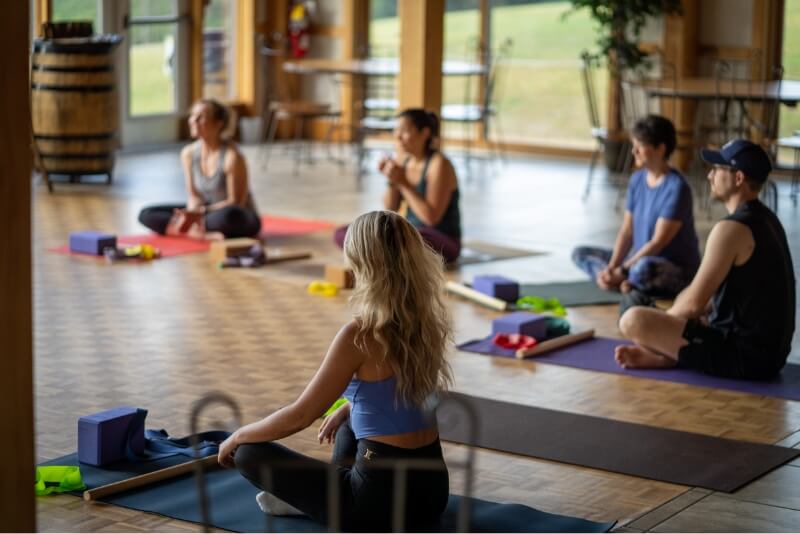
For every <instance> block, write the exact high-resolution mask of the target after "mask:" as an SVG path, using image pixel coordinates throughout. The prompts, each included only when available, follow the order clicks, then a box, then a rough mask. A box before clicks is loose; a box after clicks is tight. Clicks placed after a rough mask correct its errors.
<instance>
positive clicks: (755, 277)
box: [709, 200, 795, 369]
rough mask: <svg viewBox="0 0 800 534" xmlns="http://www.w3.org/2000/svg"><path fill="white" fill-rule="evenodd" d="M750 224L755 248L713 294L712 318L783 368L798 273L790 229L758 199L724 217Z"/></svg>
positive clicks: (745, 346) (764, 359)
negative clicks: (788, 240) (790, 240)
mask: <svg viewBox="0 0 800 534" xmlns="http://www.w3.org/2000/svg"><path fill="white" fill-rule="evenodd" d="M725 220H729V221H736V222H738V223H740V224H744V225H745V226H747V227H748V228H749V229H750V231H751V232H752V233H753V240H754V241H755V248H754V249H753V254H752V255H751V256H750V258H749V259H748V260H747V261H746V262H745V263H743V264H742V265H739V266H736V265H734V266H733V267H732V268H731V270H730V272H729V273H728V276H727V277H725V280H724V281H723V282H722V285H721V286H720V287H719V289H718V290H717V292H716V293H715V294H714V298H713V304H714V309H713V311H712V313H711V316H710V317H709V323H710V324H711V326H713V327H715V328H719V329H721V330H723V331H725V332H726V334H728V335H733V336H734V339H735V340H736V344H737V346H738V347H739V349H740V350H742V351H744V353H745V354H749V355H752V356H754V357H758V358H759V359H760V360H761V362H763V364H765V365H767V366H770V364H772V365H774V366H775V367H774V368H777V369H779V368H781V367H783V365H784V364H785V363H786V358H787V357H788V356H789V352H790V351H791V344H792V336H793V335H794V319H795V278H794V267H793V265H792V256H791V254H790V253H789V245H788V243H787V241H786V233H785V232H784V230H783V226H781V223H780V221H779V220H778V218H777V217H776V216H775V214H774V213H772V211H771V210H770V209H769V208H767V207H766V206H764V204H762V203H761V202H760V201H758V200H751V201H749V202H745V203H743V204H742V205H740V206H739V207H738V208H737V210H736V211H735V212H734V213H732V214H731V215H729V216H728V217H726V218H725Z"/></svg>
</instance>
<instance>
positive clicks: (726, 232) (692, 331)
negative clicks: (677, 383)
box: [615, 139, 795, 379]
mask: <svg viewBox="0 0 800 534" xmlns="http://www.w3.org/2000/svg"><path fill="white" fill-rule="evenodd" d="M702 158H703V160H704V161H706V162H707V163H710V164H711V165H712V166H713V167H712V169H711V171H710V172H709V174H708V180H709V183H710V186H711V194H712V195H713V196H714V197H715V198H717V199H718V200H720V201H721V202H722V203H723V204H724V205H725V208H726V209H727V210H728V213H729V215H728V216H727V217H726V218H724V219H723V220H721V221H720V222H718V223H717V224H716V225H715V226H714V228H713V229H712V230H711V234H710V235H709V236H708V242H707V244H706V250H705V254H704V256H703V260H702V263H701V264H700V269H699V270H698V271H697V275H696V276H695V278H694V280H692V283H691V284H690V285H689V287H687V288H686V289H685V290H684V291H683V292H682V293H681V294H680V295H678V297H677V298H676V299H675V303H674V304H673V306H672V307H671V308H670V309H669V310H668V311H666V312H663V311H660V310H656V309H653V308H646V307H640V306H636V307H633V308H630V309H629V310H628V311H626V312H625V313H624V314H623V316H622V317H621V318H620V324H619V327H620V330H622V333H623V334H624V335H625V336H626V337H627V338H629V339H631V340H632V341H633V342H634V343H635V344H634V345H626V346H620V347H617V349H616V353H615V358H616V360H617V362H618V363H619V364H620V365H621V366H623V367H626V368H637V367H675V366H676V365H677V366H678V367H687V368H693V369H697V370H699V371H702V372H705V373H708V374H712V375H717V376H724V377H729V378H744V379H769V378H772V377H774V376H775V375H777V374H778V373H779V372H780V370H781V369H782V368H783V366H784V365H785V364H786V358H787V357H788V356H789V353H790V352H791V342H792V336H793V335H794V328H795V278H794V267H793V265H792V257H791V254H790V252H789V245H788V243H787V241H786V233H785V232H784V230H783V227H782V226H781V223H780V221H779V220H778V218H777V217H776V216H775V214H774V213H772V211H770V210H769V208H767V207H766V206H764V205H763V204H762V203H761V202H760V201H759V200H758V195H759V192H760V191H761V187H762V186H763V185H764V183H765V182H766V180H767V177H768V176H769V173H770V172H771V170H772V165H771V163H770V160H769V157H768V156H767V154H766V152H764V150H763V149H762V148H761V147H760V146H759V145H756V144H754V143H751V142H749V141H745V140H743V139H737V140H733V141H731V142H729V143H727V144H726V145H725V146H723V147H722V149H721V150H720V151H718V152H717V151H711V150H703V151H702Z"/></svg>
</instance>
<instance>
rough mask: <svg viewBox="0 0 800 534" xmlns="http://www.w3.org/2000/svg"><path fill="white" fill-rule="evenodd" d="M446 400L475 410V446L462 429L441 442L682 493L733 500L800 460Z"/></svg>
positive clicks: (452, 406)
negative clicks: (654, 483) (690, 489)
mask: <svg viewBox="0 0 800 534" xmlns="http://www.w3.org/2000/svg"><path fill="white" fill-rule="evenodd" d="M450 395H452V396H455V397H460V398H461V399H463V401H466V402H468V403H469V404H471V405H472V406H473V407H474V408H475V410H476V412H477V418H478V421H479V427H478V432H477V436H478V438H477V441H476V442H475V443H471V442H470V441H469V437H468V436H469V432H468V429H467V425H447V424H442V425H440V436H441V438H442V439H444V440H447V441H452V442H455V443H463V444H468V445H473V446H476V447H482V448H486V449H494V450H498V451H503V452H510V453H514V454H521V455H524V456H533V457H536V458H541V459H543V460H551V461H556V462H563V463H568V464H574V465H580V466H584V467H592V468H595V469H603V470H606V471H612V472H614V473H622V474H625V475H632V476H636V477H642V478H649V479H653V480H661V481H663V482H670V483H673V484H680V485H683V486H695V487H701V488H707V489H710V490H714V491H724V492H727V493H730V492H732V491H735V490H736V489H738V488H740V487H742V486H744V485H745V484H747V483H749V482H751V481H752V480H754V479H756V478H758V477H760V476H762V475H764V474H766V473H768V472H770V471H772V470H773V469H775V468H776V467H778V466H780V465H783V464H784V463H786V462H788V461H789V460H791V459H793V458H796V457H797V456H800V450H799V449H789V448H786V447H777V446H774V445H764V444H759V443H747V442H743V441H733V440H730V439H723V438H717V437H713V436H704V435H701V434H692V433H689V432H680V431H677V430H667V429H663V428H657V427H652V426H645V425H638V424H633V423H624V422H621V421H613V420H611V419H603V418H601V417H591V416H588V415H579V414H572V413H566V412H558V411H555V410H546V409H543V408H536V407H533V406H523V405H521V404H511V403H507V402H500V401H496V400H491V399H484V398H479V397H471V396H469V395H464V394H460V393H450ZM460 409H461V407H460V406H459V403H445V404H443V405H442V406H441V408H440V409H439V412H438V416H439V419H440V420H441V421H444V420H446V419H448V418H450V417H453V418H454V419H456V420H458V416H459V415H461V414H462V412H461V411H460ZM451 412H452V413H451ZM522 423H524V424H522Z"/></svg>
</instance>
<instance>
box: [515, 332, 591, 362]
mask: <svg viewBox="0 0 800 534" xmlns="http://www.w3.org/2000/svg"><path fill="white" fill-rule="evenodd" d="M593 337H594V330H586V331H585V332H578V333H577V334H567V335H566V336H559V337H557V338H553V339H548V340H547V341H542V342H541V343H538V344H537V345H536V346H533V347H531V348H529V349H519V350H518V351H517V354H516V356H517V358H519V359H520V360H522V359H525V358H531V357H533V356H538V355H540V354H544V353H545V352H549V351H551V350H555V349H560V348H563V347H568V346H570V345H575V344H576V343H580V342H581V341H585V340H587V339H591V338H593Z"/></svg>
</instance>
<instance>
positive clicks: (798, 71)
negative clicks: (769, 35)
mask: <svg viewBox="0 0 800 534" xmlns="http://www.w3.org/2000/svg"><path fill="white" fill-rule="evenodd" d="M784 10H785V11H784V19H783V60H782V61H783V68H784V72H783V79H784V80H800V0H785V4H784ZM780 113H781V114H780V126H779V132H778V133H779V135H780V137H784V136H790V135H792V134H793V133H794V132H795V131H796V130H800V107H794V108H791V107H788V106H781V107H780ZM780 158H781V160H782V161H785V162H786V163H792V162H793V161H794V155H793V153H792V151H791V150H787V151H781V153H780Z"/></svg>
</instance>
